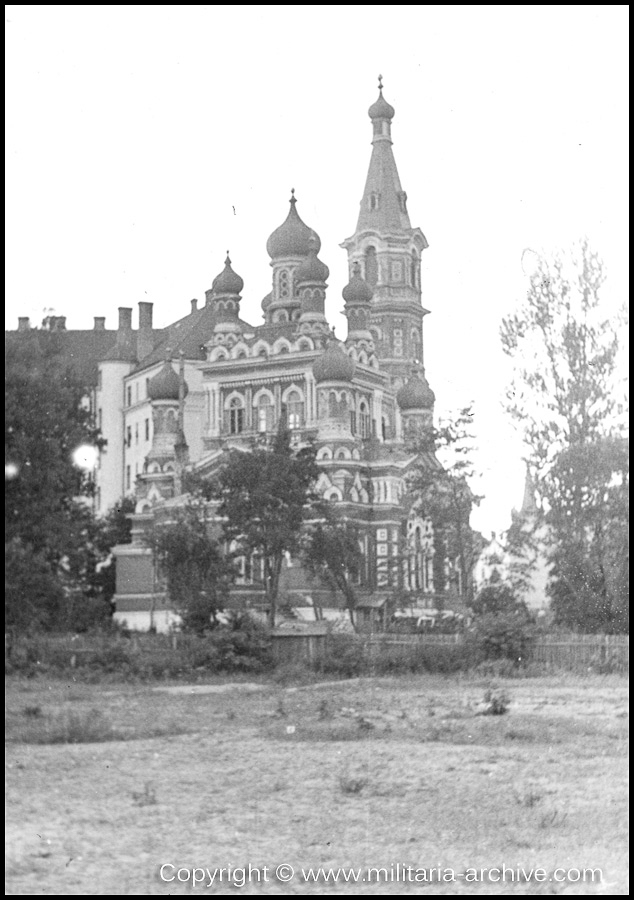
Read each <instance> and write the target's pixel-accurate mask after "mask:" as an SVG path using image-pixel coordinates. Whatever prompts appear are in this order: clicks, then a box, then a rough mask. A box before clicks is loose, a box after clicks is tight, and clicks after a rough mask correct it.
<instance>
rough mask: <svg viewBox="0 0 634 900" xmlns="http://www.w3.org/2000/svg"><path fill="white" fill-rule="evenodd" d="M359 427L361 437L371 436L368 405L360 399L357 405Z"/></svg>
mask: <svg viewBox="0 0 634 900" xmlns="http://www.w3.org/2000/svg"><path fill="white" fill-rule="evenodd" d="M359 428H360V431H361V437H362V438H369V437H371V435H372V424H371V421H370V413H369V412H368V405H367V403H366V402H365V401H362V402H361V405H360V406H359Z"/></svg>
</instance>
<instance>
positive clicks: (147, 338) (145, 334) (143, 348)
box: [136, 301, 154, 360]
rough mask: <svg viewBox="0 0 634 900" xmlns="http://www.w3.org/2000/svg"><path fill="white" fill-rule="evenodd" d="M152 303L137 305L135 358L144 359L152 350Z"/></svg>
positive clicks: (142, 302) (143, 302)
mask: <svg viewBox="0 0 634 900" xmlns="http://www.w3.org/2000/svg"><path fill="white" fill-rule="evenodd" d="M152 305H153V304H152V303H147V302H145V301H141V302H140V303H139V332H138V334H137V343H136V347H137V357H138V358H139V359H140V360H141V359H145V357H146V356H149V354H150V353H151V352H152V350H153V349H154V337H153V332H152Z"/></svg>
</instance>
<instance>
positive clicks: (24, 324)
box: [18, 316, 31, 331]
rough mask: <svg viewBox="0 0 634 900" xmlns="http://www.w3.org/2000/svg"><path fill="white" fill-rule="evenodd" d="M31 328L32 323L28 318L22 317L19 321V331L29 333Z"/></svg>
mask: <svg viewBox="0 0 634 900" xmlns="http://www.w3.org/2000/svg"><path fill="white" fill-rule="evenodd" d="M30 327H31V321H30V319H29V317H28V316H20V318H19V319H18V331H28V330H29V328H30Z"/></svg>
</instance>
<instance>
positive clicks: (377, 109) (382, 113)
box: [368, 75, 394, 119]
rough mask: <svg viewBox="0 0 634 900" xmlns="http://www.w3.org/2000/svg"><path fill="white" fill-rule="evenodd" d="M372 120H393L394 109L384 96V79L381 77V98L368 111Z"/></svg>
mask: <svg viewBox="0 0 634 900" xmlns="http://www.w3.org/2000/svg"><path fill="white" fill-rule="evenodd" d="M368 115H369V116H370V118H371V119H393V118H394V107H393V106H390V104H389V103H388V102H387V100H386V99H385V98H384V96H383V77H382V76H381V75H379V97H378V100H377V101H376V103H373V104H372V106H371V107H370V109H369V110H368Z"/></svg>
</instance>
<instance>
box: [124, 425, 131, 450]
mask: <svg viewBox="0 0 634 900" xmlns="http://www.w3.org/2000/svg"><path fill="white" fill-rule="evenodd" d="M125 445H126V447H131V446H132V428H131V427H130V426H129V425H128V427H127V429H126V436H125Z"/></svg>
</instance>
